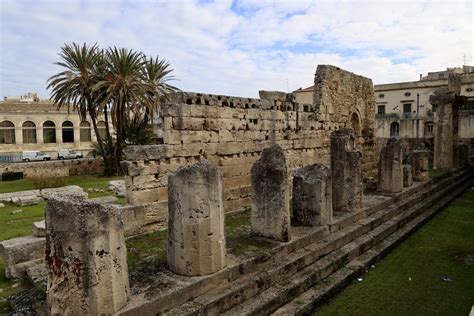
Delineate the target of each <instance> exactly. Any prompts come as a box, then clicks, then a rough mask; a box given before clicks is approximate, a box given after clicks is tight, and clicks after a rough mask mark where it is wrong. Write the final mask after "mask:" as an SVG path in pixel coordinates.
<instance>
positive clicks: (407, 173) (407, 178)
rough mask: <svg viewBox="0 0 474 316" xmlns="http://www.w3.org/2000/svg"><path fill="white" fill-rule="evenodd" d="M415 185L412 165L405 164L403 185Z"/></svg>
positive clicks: (406, 186)
mask: <svg viewBox="0 0 474 316" xmlns="http://www.w3.org/2000/svg"><path fill="white" fill-rule="evenodd" d="M412 185H413V177H412V174H411V166H410V165H403V187H405V188H408V187H411V186H412Z"/></svg>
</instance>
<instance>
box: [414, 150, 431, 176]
mask: <svg viewBox="0 0 474 316" xmlns="http://www.w3.org/2000/svg"><path fill="white" fill-rule="evenodd" d="M429 157H430V151H429V150H428V148H426V146H425V144H421V146H419V147H418V148H417V149H415V150H413V151H412V152H411V154H410V157H409V161H410V165H411V173H412V177H413V181H418V182H425V181H428V180H429V179H430V175H429V164H428V163H429Z"/></svg>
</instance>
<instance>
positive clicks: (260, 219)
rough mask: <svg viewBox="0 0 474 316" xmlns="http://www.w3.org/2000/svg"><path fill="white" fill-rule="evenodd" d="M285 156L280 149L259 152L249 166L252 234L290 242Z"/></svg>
mask: <svg viewBox="0 0 474 316" xmlns="http://www.w3.org/2000/svg"><path fill="white" fill-rule="evenodd" d="M287 181H288V179H287V170H286V161H285V155H284V154H283V149H281V147H280V146H278V145H274V146H272V147H270V148H265V149H264V150H263V151H262V156H261V157H260V159H259V160H258V161H257V162H256V163H255V164H254V165H253V166H252V169H251V182H252V215H251V222H252V233H254V234H255V235H258V236H263V237H268V238H272V239H276V240H279V241H289V240H290V233H289V229H290V228H289V226H290V210H289V197H288V185H287Z"/></svg>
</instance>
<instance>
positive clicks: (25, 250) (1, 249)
mask: <svg viewBox="0 0 474 316" xmlns="http://www.w3.org/2000/svg"><path fill="white" fill-rule="evenodd" d="M44 245H45V239H44V238H39V237H34V236H25V237H18V238H13V239H9V240H4V241H2V242H0V255H1V256H2V257H3V258H4V259H5V262H6V265H7V267H6V270H5V274H6V276H7V277H8V278H18V277H22V276H23V273H24V272H25V269H26V268H22V266H17V265H18V264H21V263H24V262H28V261H32V260H37V259H41V258H43V257H44Z"/></svg>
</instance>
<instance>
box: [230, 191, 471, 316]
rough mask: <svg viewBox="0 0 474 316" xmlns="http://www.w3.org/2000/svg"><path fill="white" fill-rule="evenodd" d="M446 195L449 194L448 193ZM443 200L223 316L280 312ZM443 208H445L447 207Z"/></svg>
mask: <svg viewBox="0 0 474 316" xmlns="http://www.w3.org/2000/svg"><path fill="white" fill-rule="evenodd" d="M452 187H453V185H451V186H449V188H452ZM443 191H444V192H449V191H448V190H447V189H446V190H443ZM459 192H462V190H459ZM440 197H441V198H442V194H437V196H436V197H434V198H432V199H431V201H430V203H428V205H426V203H418V204H417V205H414V206H413V208H411V209H410V210H408V211H405V212H404V213H402V214H400V215H398V216H397V217H395V218H394V219H393V220H390V221H388V222H386V223H384V224H382V225H381V226H379V227H377V228H376V229H374V230H373V231H371V232H369V233H367V234H366V235H364V236H362V237H360V238H358V239H356V240H354V241H352V242H350V243H348V244H347V245H345V246H344V247H342V248H341V249H339V250H337V251H335V252H333V253H331V254H330V255H328V256H326V257H324V258H322V259H321V260H319V261H317V262H316V263H314V264H312V265H310V266H308V267H306V268H305V269H303V270H302V271H300V272H298V273H296V274H294V275H292V276H291V278H289V279H287V280H284V281H281V282H279V283H277V284H274V285H272V287H270V288H269V289H267V290H265V291H263V292H261V293H259V294H258V295H256V296H254V297H252V298H251V299H249V300H247V301H246V302H245V303H244V304H240V305H238V306H236V307H234V308H233V309H231V310H229V311H227V312H226V313H224V315H266V314H268V313H271V312H272V311H273V310H275V309H276V308H278V306H280V305H282V304H284V303H285V302H287V301H289V300H290V299H291V298H293V297H295V296H296V295H298V294H299V293H302V292H304V291H305V290H307V289H308V288H309V287H310V286H312V284H315V283H317V282H319V281H321V280H322V279H324V278H325V277H326V276H327V275H329V274H332V273H333V272H334V271H338V270H339V268H340V267H342V266H343V265H344V263H345V262H348V261H351V260H354V259H355V258H356V257H357V256H359V255H360V254H362V253H364V252H365V251H367V249H370V248H371V247H373V246H374V245H375V244H377V243H379V242H381V241H383V240H384V239H386V237H387V236H389V235H391V234H393V233H394V232H395V231H396V230H397V229H398V227H400V226H402V225H404V224H403V223H404V222H408V221H409V220H410V219H411V218H414V217H415V216H416V214H418V213H422V211H423V210H426V209H428V208H429V207H430V206H431V205H432V203H431V202H433V203H436V202H435V201H436V200H438V199H439V198H440ZM442 205H443V206H444V205H445V204H442ZM440 208H441V207H438V208H437V209H440ZM420 210H421V211H420ZM346 272H347V271H346ZM344 273H345V272H344V271H342V272H340V274H342V275H344ZM350 276H352V273H349V277H350ZM336 279H338V278H336ZM343 280H345V278H343ZM297 301H299V300H297Z"/></svg>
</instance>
